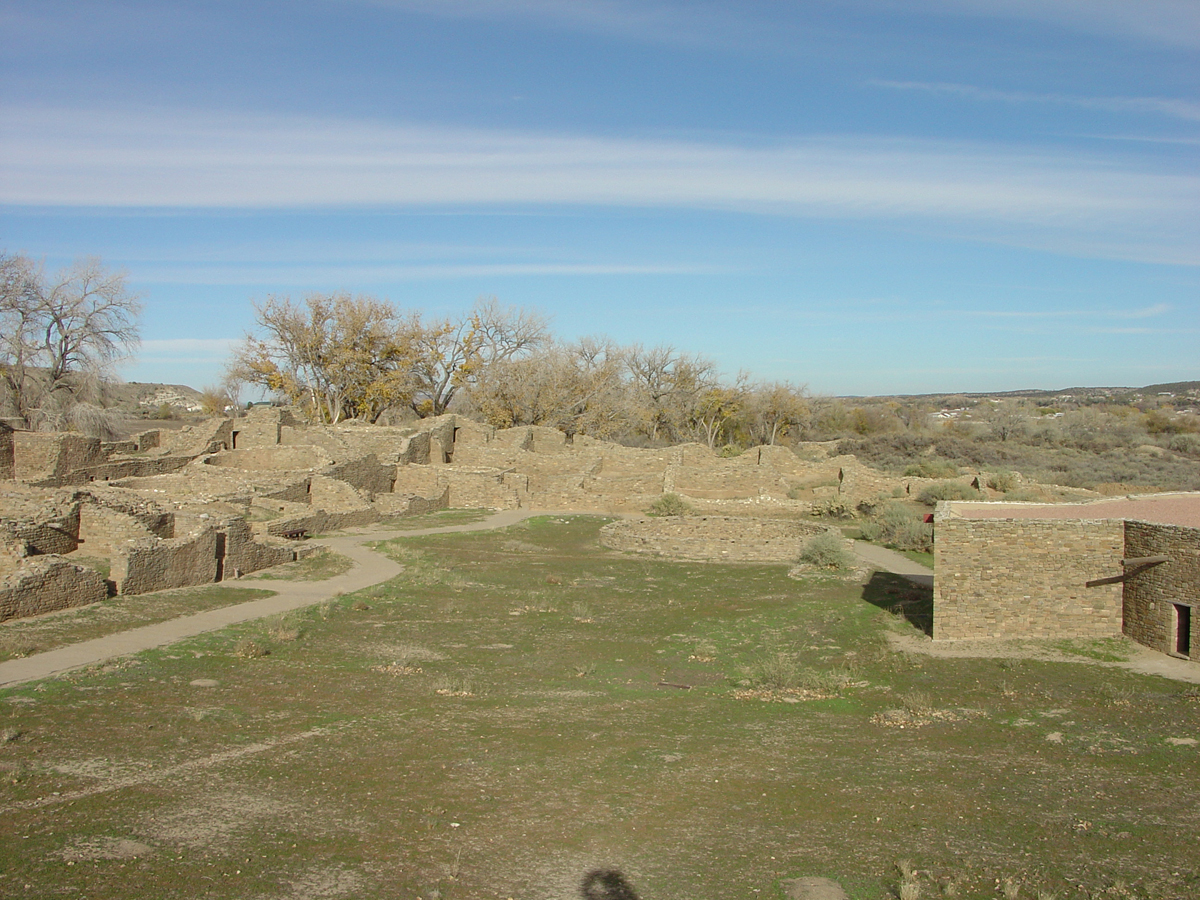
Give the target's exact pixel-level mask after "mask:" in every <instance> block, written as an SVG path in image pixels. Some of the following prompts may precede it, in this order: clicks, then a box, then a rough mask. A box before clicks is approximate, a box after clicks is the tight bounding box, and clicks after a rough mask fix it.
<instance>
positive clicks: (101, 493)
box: [78, 487, 175, 538]
mask: <svg viewBox="0 0 1200 900" xmlns="http://www.w3.org/2000/svg"><path fill="white" fill-rule="evenodd" d="M78 496H79V498H80V500H81V502H82V506H81V507H80V512H81V514H82V512H83V511H85V510H86V509H87V507H89V506H99V507H103V508H104V509H111V510H114V511H116V512H120V513H124V514H125V515H127V516H132V517H133V518H134V519H136V520H137V521H138V523H139V524H140V525H141V526H142V527H143V528H145V529H146V530H147V531H149V532H150V533H151V534H153V535H155V536H156V537H160V538H171V537H174V536H175V513H173V512H170V511H167V510H164V509H163V508H162V507H161V506H159V505H158V504H157V503H152V502H149V501H147V500H144V499H142V498H141V497H138V496H137V495H136V494H131V493H130V492H129V491H123V490H119V489H118V490H113V489H105V488H99V487H97V488H92V489H90V490H84V491H80V492H79V494H78ZM80 528H81V531H80V536H81V537H82V525H81V526H80Z"/></svg>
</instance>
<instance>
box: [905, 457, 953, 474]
mask: <svg viewBox="0 0 1200 900" xmlns="http://www.w3.org/2000/svg"><path fill="white" fill-rule="evenodd" d="M904 474H905V475H906V476H907V477H909V478H953V477H955V476H956V475H957V474H958V466H956V465H954V463H952V462H950V461H949V460H945V459H923V460H921V461H920V462H918V463H913V464H912V465H910V466H905V468H904Z"/></svg>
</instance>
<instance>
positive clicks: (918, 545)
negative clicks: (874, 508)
mask: <svg viewBox="0 0 1200 900" xmlns="http://www.w3.org/2000/svg"><path fill="white" fill-rule="evenodd" d="M862 536H863V539H864V540H868V541H874V542H876V543H879V544H884V545H885V546H888V547H895V548H896V549H897V550H923V551H929V550H930V549H932V547H933V526H932V525H930V524H929V523H927V522H926V521H925V517H924V516H923V515H921V513H920V512H918V511H917V510H915V509H913V508H912V507H911V506H909V505H908V504H906V503H902V502H896V501H893V502H891V503H887V504H884V506H883V507H881V508H880V510H879V511H878V512H877V513H876V514H875V516H873V517H872V518H870V519H868V520H867V521H866V522H864V523H863V525H862Z"/></svg>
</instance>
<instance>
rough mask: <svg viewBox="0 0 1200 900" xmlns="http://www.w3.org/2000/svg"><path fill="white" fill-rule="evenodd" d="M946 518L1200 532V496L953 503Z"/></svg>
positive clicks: (945, 507)
mask: <svg viewBox="0 0 1200 900" xmlns="http://www.w3.org/2000/svg"><path fill="white" fill-rule="evenodd" d="M939 512H940V513H941V515H943V516H956V517H958V518H962V519H1134V520H1136V521H1139V522H1157V523H1159V524H1162V525H1184V526H1187V527H1189V528H1200V492H1197V491H1192V492H1189V493H1173V494H1137V495H1133V496H1127V497H1113V498H1111V499H1105V500H1089V501H1087V502H1085V503H1005V502H1004V501H1003V500H1000V501H993V502H975V501H970V500H953V501H949V502H947V503H945V504H943V505H942V508H941V509H940V510H939Z"/></svg>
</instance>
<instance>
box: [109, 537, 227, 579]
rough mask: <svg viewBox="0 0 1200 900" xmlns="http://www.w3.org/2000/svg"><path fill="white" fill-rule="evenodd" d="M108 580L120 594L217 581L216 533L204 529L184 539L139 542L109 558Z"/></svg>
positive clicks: (152, 539)
mask: <svg viewBox="0 0 1200 900" xmlns="http://www.w3.org/2000/svg"><path fill="white" fill-rule="evenodd" d="M109 577H110V578H111V579H112V581H113V583H114V584H116V586H117V592H118V593H121V594H148V593H150V592H151V591H164V590H166V589H168V588H177V587H187V586H189V585H194V584H211V583H212V582H214V581H216V579H217V533H216V531H214V530H213V529H211V528H207V529H205V530H203V531H201V532H199V533H197V534H190V535H187V536H186V537H179V538H172V539H170V540H160V539H157V538H148V539H146V540H144V541H139V542H138V543H136V544H134V545H133V546H130V547H126V548H125V549H123V550H121V551H119V552H118V553H115V554H114V555H113V557H112V569H111V571H110V573H109Z"/></svg>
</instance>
